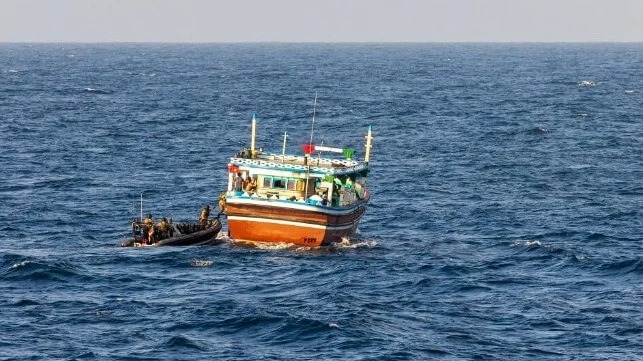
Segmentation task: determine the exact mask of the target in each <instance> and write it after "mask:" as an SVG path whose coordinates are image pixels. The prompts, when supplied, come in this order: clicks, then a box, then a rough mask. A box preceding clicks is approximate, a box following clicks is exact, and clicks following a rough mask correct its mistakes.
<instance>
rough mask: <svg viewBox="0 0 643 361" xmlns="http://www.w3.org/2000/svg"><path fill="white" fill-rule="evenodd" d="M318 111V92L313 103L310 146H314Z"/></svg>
mask: <svg viewBox="0 0 643 361" xmlns="http://www.w3.org/2000/svg"><path fill="white" fill-rule="evenodd" d="M316 109H317V92H315V101H314V103H313V122H312V123H311V124H310V142H308V144H310V145H312V144H313V131H314V130H315V110H316Z"/></svg>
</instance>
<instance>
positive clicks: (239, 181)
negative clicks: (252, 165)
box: [234, 172, 243, 192]
mask: <svg viewBox="0 0 643 361" xmlns="http://www.w3.org/2000/svg"><path fill="white" fill-rule="evenodd" d="M234 190H235V191H237V192H240V191H242V190H243V177H241V172H239V173H237V176H236V177H235V178H234Z"/></svg>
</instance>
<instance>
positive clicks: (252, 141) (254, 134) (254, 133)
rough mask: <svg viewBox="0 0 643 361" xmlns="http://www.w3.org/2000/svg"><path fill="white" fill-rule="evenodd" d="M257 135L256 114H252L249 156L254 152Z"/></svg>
mask: <svg viewBox="0 0 643 361" xmlns="http://www.w3.org/2000/svg"><path fill="white" fill-rule="evenodd" d="M256 137H257V114H252V133H251V134H250V156H251V157H252V156H253V155H254V154H255V139H256Z"/></svg>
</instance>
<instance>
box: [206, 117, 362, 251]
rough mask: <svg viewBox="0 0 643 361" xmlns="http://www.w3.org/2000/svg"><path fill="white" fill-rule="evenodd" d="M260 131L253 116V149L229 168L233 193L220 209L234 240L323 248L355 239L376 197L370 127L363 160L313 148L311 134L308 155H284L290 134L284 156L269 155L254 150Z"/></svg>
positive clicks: (305, 149) (225, 197) (306, 147)
mask: <svg viewBox="0 0 643 361" xmlns="http://www.w3.org/2000/svg"><path fill="white" fill-rule="evenodd" d="M313 114H314V113H313ZM313 125H314V115H313ZM256 129H257V119H256V116H254V115H253V117H252V134H251V142H250V148H249V149H248V148H246V149H244V150H242V151H241V152H239V153H237V154H236V155H235V156H233V157H231V158H230V162H229V163H228V189H227V192H225V193H223V194H222V195H221V197H220V201H219V203H220V204H219V207H220V208H221V209H222V211H224V212H225V214H226V215H227V223H228V232H229V236H230V238H232V239H233V240H235V241H251V242H277V243H279V242H285V243H292V244H295V245H300V246H308V247H318V246H322V245H327V244H330V243H333V242H339V241H341V240H342V238H343V237H346V236H350V235H351V234H353V233H354V232H355V231H356V229H357V226H358V223H359V221H360V219H361V217H362V215H363V214H364V211H365V210H366V206H367V204H368V202H369V199H370V197H371V195H370V192H369V191H368V189H367V188H366V178H367V175H368V172H369V156H370V149H371V142H372V139H373V137H372V135H371V127H370V126H369V127H368V132H367V134H366V146H365V155H364V160H355V159H353V155H354V149H352V148H334V147H327V146H319V145H314V144H312V130H311V142H310V143H308V144H304V145H302V150H303V154H300V155H293V154H290V155H289V154H285V149H286V138H287V134H286V133H284V140H283V147H282V153H281V154H274V153H268V152H264V151H262V150H258V149H257V148H256V147H255V139H256ZM337 155H339V157H338V156H337Z"/></svg>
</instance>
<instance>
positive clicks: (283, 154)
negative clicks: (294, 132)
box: [281, 132, 288, 163]
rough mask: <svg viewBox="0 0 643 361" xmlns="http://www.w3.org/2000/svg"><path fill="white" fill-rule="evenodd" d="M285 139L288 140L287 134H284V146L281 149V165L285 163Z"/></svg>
mask: <svg viewBox="0 0 643 361" xmlns="http://www.w3.org/2000/svg"><path fill="white" fill-rule="evenodd" d="M286 138H288V132H284V145H283V146H282V147H281V163H284V162H285V161H286Z"/></svg>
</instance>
